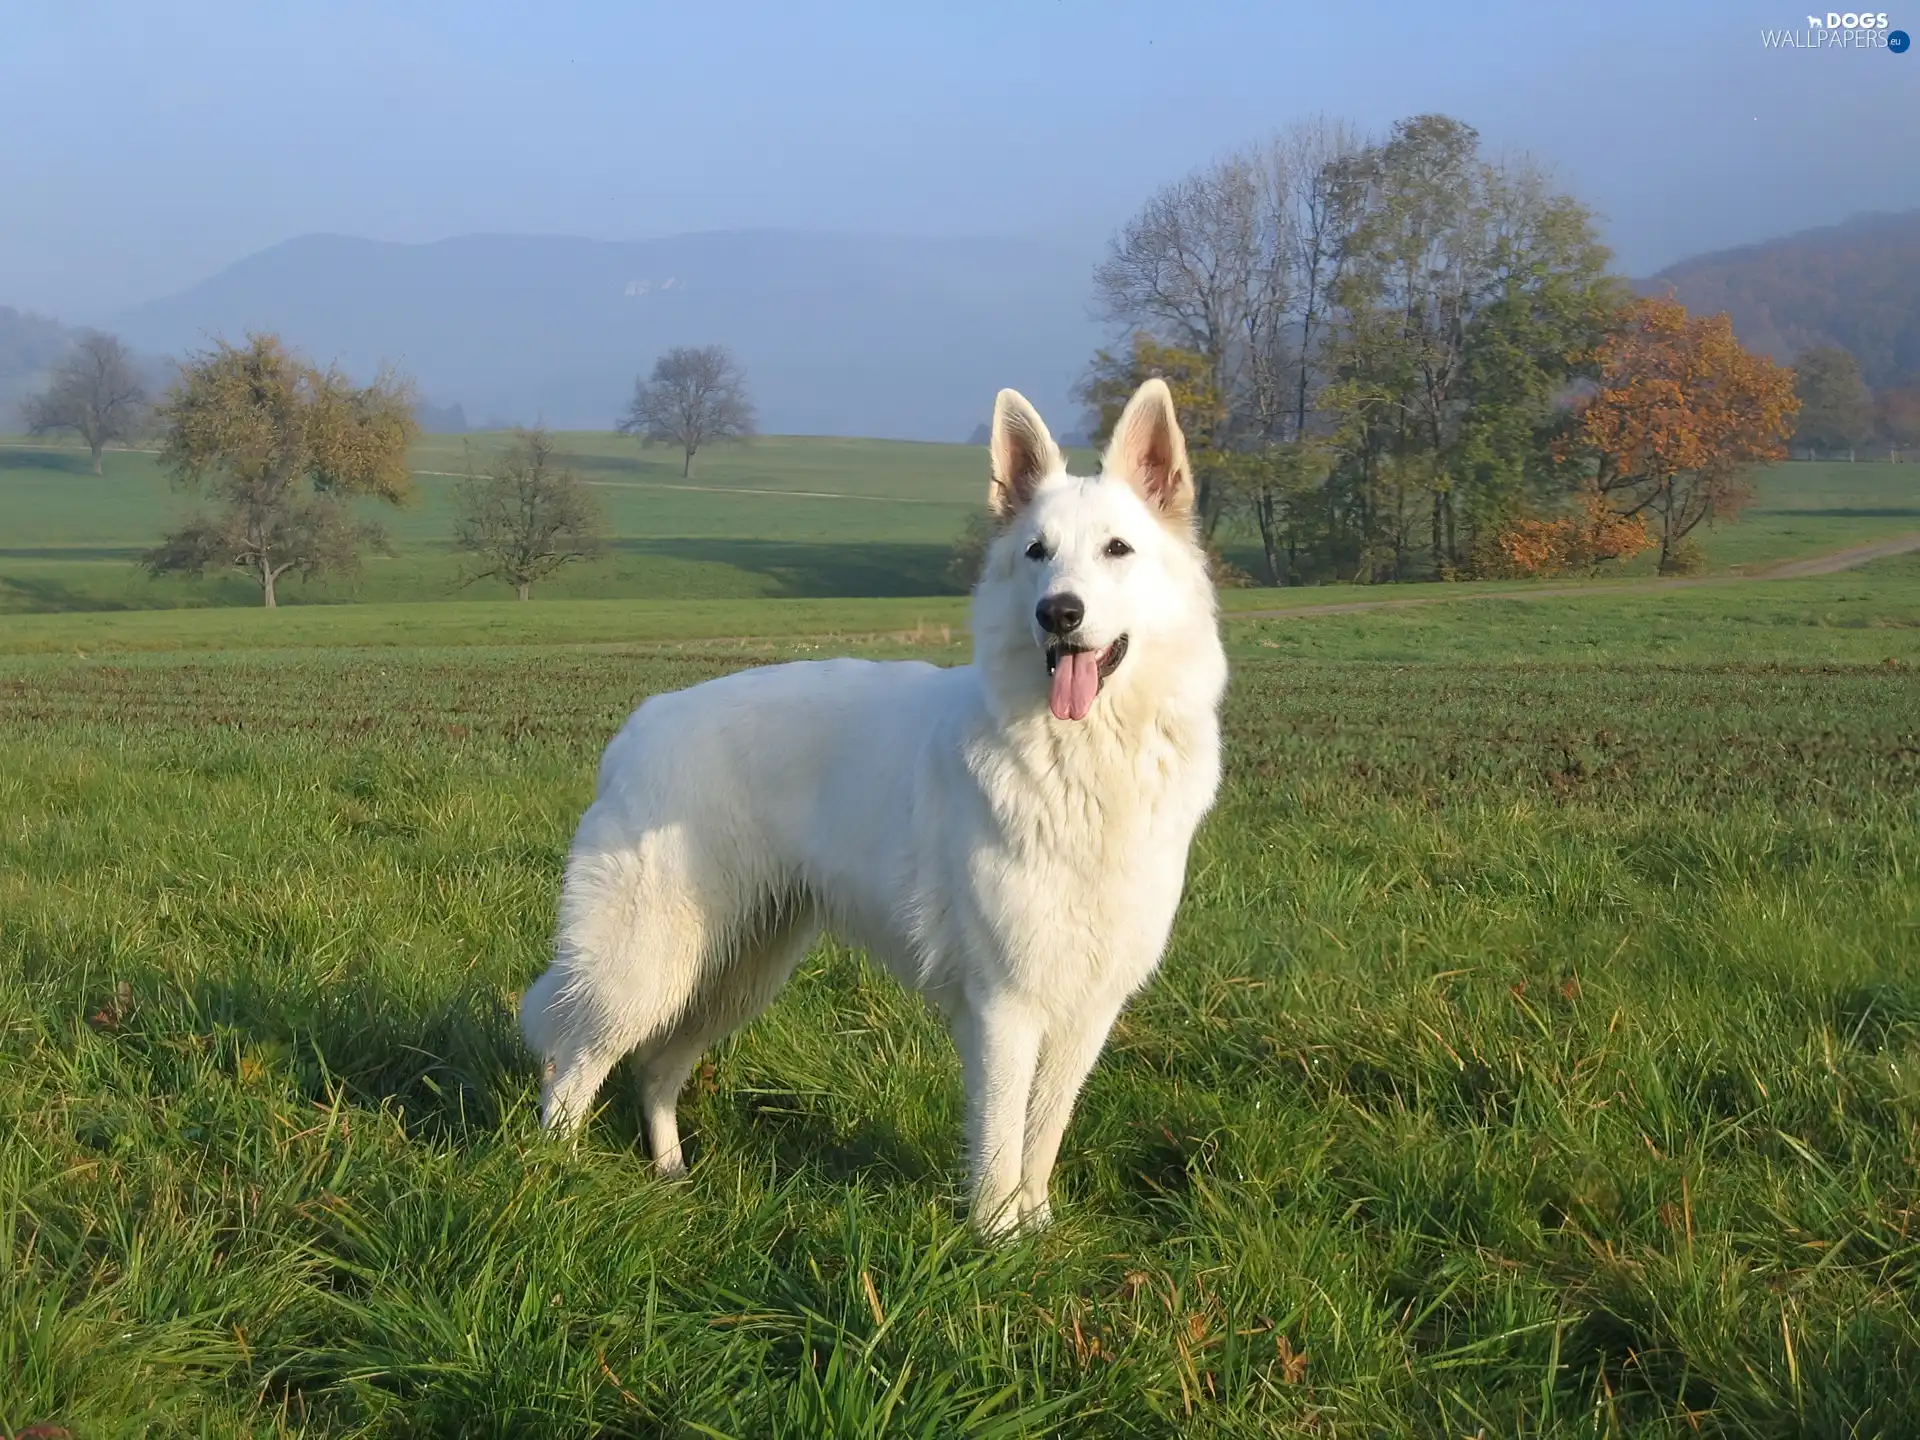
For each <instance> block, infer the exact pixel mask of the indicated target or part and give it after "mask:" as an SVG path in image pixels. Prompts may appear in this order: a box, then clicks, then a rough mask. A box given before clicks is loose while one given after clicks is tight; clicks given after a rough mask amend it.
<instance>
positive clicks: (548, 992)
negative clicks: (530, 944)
mask: <svg viewBox="0 0 1920 1440" xmlns="http://www.w3.org/2000/svg"><path fill="white" fill-rule="evenodd" d="M559 993H560V969H559V967H558V966H557V965H555V966H549V967H548V968H547V970H546V972H545V973H544V974H543V975H541V977H540V978H539V979H538V980H536V981H534V982H533V984H531V985H529V986H528V987H527V993H526V994H525V995H523V996H521V997H520V1035H521V1038H522V1039H524V1040H525V1041H526V1042H527V1048H528V1049H529V1050H531V1051H533V1053H534V1054H536V1055H538V1056H539V1057H540V1058H541V1059H542V1060H549V1059H551V1058H552V1057H553V1038H554V1037H553V1002H554V1001H555V1000H557V999H558V998H559Z"/></svg>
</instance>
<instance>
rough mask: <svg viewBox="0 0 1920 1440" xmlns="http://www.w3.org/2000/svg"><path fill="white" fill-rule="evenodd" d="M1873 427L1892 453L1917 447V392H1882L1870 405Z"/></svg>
mask: <svg viewBox="0 0 1920 1440" xmlns="http://www.w3.org/2000/svg"><path fill="white" fill-rule="evenodd" d="M1873 428H1874V430H1875V431H1876V432H1877V433H1878V434H1879V436H1880V438H1881V439H1882V440H1884V441H1886V442H1887V444H1888V445H1890V446H1892V447H1893V449H1894V450H1895V451H1900V450H1908V449H1913V448H1916V447H1920V389H1915V390H1882V391H1881V392H1880V394H1879V395H1878V397H1876V398H1875V400H1874V402H1873Z"/></svg>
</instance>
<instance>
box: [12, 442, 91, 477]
mask: <svg viewBox="0 0 1920 1440" xmlns="http://www.w3.org/2000/svg"><path fill="white" fill-rule="evenodd" d="M0 470H59V471H62V472H64V473H66V474H68V475H92V474H93V460H92V458H91V457H90V456H88V455H87V454H86V453H85V452H84V451H75V450H25V449H23V450H16V449H13V448H12V447H10V446H9V447H0Z"/></svg>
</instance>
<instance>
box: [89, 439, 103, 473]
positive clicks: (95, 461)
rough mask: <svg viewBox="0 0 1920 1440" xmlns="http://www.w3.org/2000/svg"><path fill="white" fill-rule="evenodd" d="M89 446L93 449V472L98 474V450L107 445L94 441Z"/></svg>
mask: <svg viewBox="0 0 1920 1440" xmlns="http://www.w3.org/2000/svg"><path fill="white" fill-rule="evenodd" d="M91 448H92V450H93V473H94V474H96V475H98V474H99V473H100V452H101V451H102V450H105V449H106V448H107V447H106V446H105V445H102V444H100V443H99V442H97V441H96V442H95V443H94V444H93V446H92V447H91Z"/></svg>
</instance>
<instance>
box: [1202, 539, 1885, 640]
mask: <svg viewBox="0 0 1920 1440" xmlns="http://www.w3.org/2000/svg"><path fill="white" fill-rule="evenodd" d="M1914 550H1920V534H1916V535H1896V536H1894V537H1893V538H1892V539H1889V540H1875V541H1873V542H1872V543H1871V544H1867V545H1853V546H1849V547H1848V548H1847V549H1845V550H1834V551H1832V552H1830V553H1828V554H1825V555H1810V556H1808V557H1807V558H1806V559H1804V560H1786V561H1782V562H1781V563H1780V564H1778V565H1773V566H1769V567H1768V568H1767V569H1765V570H1761V571H1758V572H1756V573H1754V574H1752V575H1707V576H1701V577H1699V578H1695V579H1681V580H1638V581H1627V582H1624V583H1621V584H1615V585H1608V586H1605V587H1604V588H1602V587H1599V586H1594V585H1541V586H1538V587H1536V588H1533V589H1528V590H1492V591H1485V592H1481V593H1478V594H1467V595H1415V596H1410V597H1408V598H1406V599H1403V600H1345V601H1341V602H1340V603H1339V604H1337V605H1289V606H1282V607H1280V608H1277V609H1272V610H1223V611H1222V612H1221V617H1222V618H1223V619H1227V620H1298V619H1302V618H1304V617H1307V616H1311V615H1351V614H1354V613H1356V612H1358V611H1361V610H1405V609H1410V608H1412V607H1414V606H1417V605H1456V604H1459V603H1461V602H1462V601H1467V600H1556V599H1566V598H1568V597H1570V596H1578V595H1599V594H1605V595H1653V594H1658V593H1660V592H1661V591H1665V590H1691V589H1694V588H1695V587H1697V586H1701V585H1731V584H1735V583H1737V582H1739V581H1742V580H1803V579H1806V578H1808V577H1809V576H1814V575H1837V574H1839V573H1840V572H1841V571H1842V570H1851V569H1853V568H1854V567H1855V566H1857V565H1865V564H1866V563H1867V562H1868V561H1870V560H1884V559H1886V558H1887V557H1888V556H1890V555H1905V554H1907V553H1909V552H1910V551H1914Z"/></svg>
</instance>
